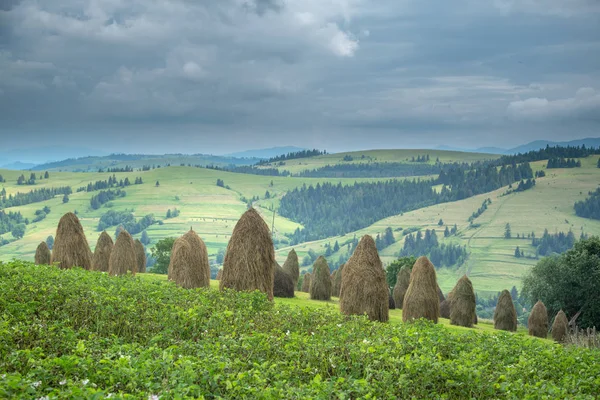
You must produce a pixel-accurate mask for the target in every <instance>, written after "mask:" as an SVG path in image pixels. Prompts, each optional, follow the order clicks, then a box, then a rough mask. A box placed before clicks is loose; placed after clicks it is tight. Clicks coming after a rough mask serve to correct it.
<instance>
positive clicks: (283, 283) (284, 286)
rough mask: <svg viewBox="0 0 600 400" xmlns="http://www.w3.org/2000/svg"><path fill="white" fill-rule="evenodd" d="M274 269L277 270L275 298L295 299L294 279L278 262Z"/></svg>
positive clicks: (274, 287) (274, 288)
mask: <svg viewBox="0 0 600 400" xmlns="http://www.w3.org/2000/svg"><path fill="white" fill-rule="evenodd" d="M288 258H289V257H288ZM273 269H274V270H275V277H274V279H273V296H275V297H287V298H291V297H294V281H293V280H292V277H291V276H290V275H289V274H288V273H287V272H286V271H285V270H284V269H283V268H281V266H280V265H279V264H278V263H277V262H275V265H274V266H273Z"/></svg>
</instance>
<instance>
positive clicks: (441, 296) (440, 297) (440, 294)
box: [437, 285, 446, 304]
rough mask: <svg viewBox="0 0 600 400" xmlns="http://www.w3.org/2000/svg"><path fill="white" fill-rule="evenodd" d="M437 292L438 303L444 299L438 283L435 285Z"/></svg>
mask: <svg viewBox="0 0 600 400" xmlns="http://www.w3.org/2000/svg"><path fill="white" fill-rule="evenodd" d="M437 293H438V298H439V299H440V304H441V303H442V302H443V301H444V300H446V298H445V297H444V292H442V289H441V288H440V285H437Z"/></svg>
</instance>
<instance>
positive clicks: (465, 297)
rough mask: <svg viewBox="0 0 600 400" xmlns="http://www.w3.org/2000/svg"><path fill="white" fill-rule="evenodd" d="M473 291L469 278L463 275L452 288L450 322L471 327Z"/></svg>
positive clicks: (473, 302) (473, 311)
mask: <svg viewBox="0 0 600 400" xmlns="http://www.w3.org/2000/svg"><path fill="white" fill-rule="evenodd" d="M475 303H476V302H475V291H474V290H473V284H472V283H471V280H470V279H469V278H468V277H467V276H466V275H463V277H462V278H460V279H459V280H458V282H457V283H456V286H455V287H454V289H452V298H451V300H450V324H452V325H458V326H465V327H467V328H472V327H473V323H474V322H475V318H476V314H475V306H476V304H475Z"/></svg>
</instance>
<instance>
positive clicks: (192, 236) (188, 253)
mask: <svg viewBox="0 0 600 400" xmlns="http://www.w3.org/2000/svg"><path fill="white" fill-rule="evenodd" d="M178 241H179V242H180V243H179V245H178V246H175V244H176V243H177V242H178ZM181 242H186V243H187V244H188V246H187V247H186V246H184V245H183V244H182V243H181ZM176 247H177V249H176ZM176 250H177V251H179V256H178V257H173V254H174V253H175V251H176ZM168 279H169V280H172V281H173V282H175V283H176V284H177V285H179V286H181V287H182V288H185V289H193V288H199V287H209V286H210V265H209V262H208V251H207V250H206V245H205V244H204V242H203V241H202V239H200V237H199V236H198V235H197V234H196V232H194V231H193V230H191V229H190V230H189V232H187V233H186V234H185V235H183V236H182V237H180V238H179V239H177V240H176V241H175V243H173V250H171V262H170V263H169V277H168Z"/></svg>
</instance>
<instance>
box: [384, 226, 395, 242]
mask: <svg viewBox="0 0 600 400" xmlns="http://www.w3.org/2000/svg"><path fill="white" fill-rule="evenodd" d="M383 241H384V243H385V247H388V246H391V245H393V244H394V243H396V238H395V237H394V232H393V231H392V228H390V227H389V226H388V227H387V228H385V236H384V237H383Z"/></svg>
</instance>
